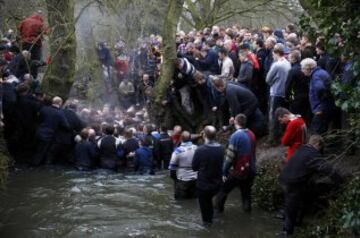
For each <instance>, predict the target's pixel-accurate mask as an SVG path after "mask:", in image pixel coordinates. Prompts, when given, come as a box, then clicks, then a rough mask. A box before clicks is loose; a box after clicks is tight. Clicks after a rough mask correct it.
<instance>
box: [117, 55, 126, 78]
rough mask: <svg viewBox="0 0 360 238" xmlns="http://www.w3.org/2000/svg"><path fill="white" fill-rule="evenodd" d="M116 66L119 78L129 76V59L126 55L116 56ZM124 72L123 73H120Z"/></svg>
mask: <svg viewBox="0 0 360 238" xmlns="http://www.w3.org/2000/svg"><path fill="white" fill-rule="evenodd" d="M114 68H115V70H116V73H117V75H118V77H119V78H125V77H127V74H128V71H129V60H128V58H127V57H126V56H118V57H116V58H115V63H114ZM120 72H122V73H120Z"/></svg>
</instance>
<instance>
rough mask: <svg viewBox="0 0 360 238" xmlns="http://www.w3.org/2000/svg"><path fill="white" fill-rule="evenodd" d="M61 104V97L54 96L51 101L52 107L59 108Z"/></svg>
mask: <svg viewBox="0 0 360 238" xmlns="http://www.w3.org/2000/svg"><path fill="white" fill-rule="evenodd" d="M62 103H63V100H62V99H61V97H58V96H56V97H54V98H53V99H52V105H53V106H55V107H61V105H62Z"/></svg>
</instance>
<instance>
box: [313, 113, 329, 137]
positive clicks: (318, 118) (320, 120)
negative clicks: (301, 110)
mask: <svg viewBox="0 0 360 238" xmlns="http://www.w3.org/2000/svg"><path fill="white" fill-rule="evenodd" d="M329 118H330V115H327V114H321V115H314V116H313V118H312V120H311V126H310V131H311V133H312V134H319V135H321V134H323V133H325V132H327V130H328V129H329V124H330V119H329Z"/></svg>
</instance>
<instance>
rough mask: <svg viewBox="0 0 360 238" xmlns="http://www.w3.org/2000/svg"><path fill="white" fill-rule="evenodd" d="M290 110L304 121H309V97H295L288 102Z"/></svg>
mask: <svg viewBox="0 0 360 238" xmlns="http://www.w3.org/2000/svg"><path fill="white" fill-rule="evenodd" d="M289 109H290V111H291V112H292V113H294V114H299V115H301V117H302V118H303V119H304V120H305V122H306V123H310V119H311V111H310V102H309V98H308V97H305V98H295V99H294V101H292V102H291V103H290V107H289Z"/></svg>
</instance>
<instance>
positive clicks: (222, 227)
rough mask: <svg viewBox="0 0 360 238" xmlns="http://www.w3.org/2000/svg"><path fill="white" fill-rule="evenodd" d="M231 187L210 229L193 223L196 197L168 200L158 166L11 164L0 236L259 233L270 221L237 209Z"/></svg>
mask: <svg viewBox="0 0 360 238" xmlns="http://www.w3.org/2000/svg"><path fill="white" fill-rule="evenodd" d="M240 204H241V201H240V193H239V191H237V190H234V191H233V192H232V193H231V195H230V198H229V200H228V202H227V204H226V208H225V213H224V214H223V215H221V216H220V217H218V218H217V219H216V220H215V223H214V225H213V226H212V227H211V228H208V229H206V228H204V227H203V226H202V225H201V218H200V211H199V208H198V204H197V201H196V200H189V201H181V202H178V201H175V200H174V199H173V188H172V181H171V180H170V179H169V178H168V177H167V174H166V173H165V172H162V173H160V174H157V175H155V176H151V177H150V176H145V177H144V176H137V175H123V174H114V173H109V172H107V171H94V172H78V171H72V170H68V169H61V168H54V167H51V168H48V167H43V168H36V169H17V170H16V171H15V172H13V173H12V174H11V175H10V178H9V182H8V184H7V188H6V190H5V191H3V192H1V193H0V237H1V238H8V237H9V238H27V237H170V238H178V237H179V238H180V237H181V238H183V237H188V238H205V237H206V238H212V237H219V238H220V237H224V238H225V237H226V238H231V237H239V238H262V237H264V238H266V237H274V236H275V233H276V232H277V231H278V230H279V229H280V228H281V224H280V222H279V221H278V220H275V219H274V218H272V217H271V216H270V215H269V214H267V213H264V212H262V211H260V210H256V209H254V210H253V212H252V214H251V215H248V214H245V213H243V212H242V209H241V205H240Z"/></svg>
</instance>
